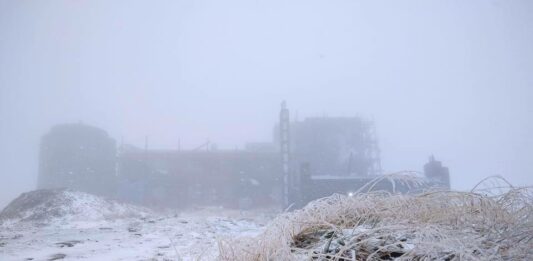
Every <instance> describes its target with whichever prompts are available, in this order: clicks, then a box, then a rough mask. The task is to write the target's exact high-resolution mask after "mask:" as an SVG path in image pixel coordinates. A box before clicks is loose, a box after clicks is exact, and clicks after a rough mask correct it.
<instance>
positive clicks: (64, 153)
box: [38, 124, 116, 195]
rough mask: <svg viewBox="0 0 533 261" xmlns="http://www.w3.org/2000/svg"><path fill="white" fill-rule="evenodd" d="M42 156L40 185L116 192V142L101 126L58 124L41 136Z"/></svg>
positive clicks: (100, 192) (91, 191) (98, 191)
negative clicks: (99, 127)
mask: <svg viewBox="0 0 533 261" xmlns="http://www.w3.org/2000/svg"><path fill="white" fill-rule="evenodd" d="M39 157H40V161H39V178H38V188H62V187H68V188H73V189H77V190H81V191H86V192H90V193H94V194H99V195H113V194H114V193H115V191H114V189H115V187H116V184H115V182H116V179H115V177H116V175H115V174H116V170H115V166H116V164H115V163H116V144H115V140H113V139H112V138H110V137H109V136H108V135H107V133H106V132H105V131H103V130H101V129H98V128H95V127H92V126H88V125H84V124H63V125H58V126H55V127H53V128H52V129H51V130H50V132H49V133H47V134H46V135H44V136H43V137H42V139H41V147H40V155H39Z"/></svg>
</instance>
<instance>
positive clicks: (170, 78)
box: [0, 0, 533, 207]
mask: <svg viewBox="0 0 533 261" xmlns="http://www.w3.org/2000/svg"><path fill="white" fill-rule="evenodd" d="M532 14H533V2H532V1H528V0H523V1H519V0H512V1H504V0H501V1H487V0H479V1H462V0H457V1H392V0H391V1H374V0H372V1H370V0H368V1H357V0H349V1H326V0H321V1H318V0H305V1H304V0H302V1H296V0H289V1H287V0H284V1H282V0H247V1H245V0H241V1H235V0H229V1H218V0H207V1H205V0H194V1H193V0H189V1H27V0H24V1H23V0H20V1H15V0H12V1H5V0H0V207H1V206H4V205H5V204H7V202H8V201H9V200H11V199H12V198H14V197H15V196H16V195H18V194H19V193H21V192H23V191H27V190H31V189H34V188H35V185H36V177H37V170H38V146H39V139H40V136H41V135H43V134H44V133H45V132H47V131H48V130H49V129H50V127H51V126H53V125H55V124H58V123H67V122H79V121H81V122H84V123H87V124H90V125H94V126H97V127H100V128H102V129H105V130H107V131H108V132H109V134H110V135H111V136H112V137H113V138H115V139H116V140H117V141H120V140H121V139H123V140H124V141H125V142H126V143H132V144H135V145H139V146H142V145H143V143H144V137H145V135H148V136H149V146H150V147H151V148H176V147H177V144H178V139H180V140H181V144H182V147H183V148H193V147H196V146H197V145H199V144H201V143H203V142H204V141H205V140H206V139H209V140H211V141H212V142H215V143H217V145H218V147H219V148H235V147H236V146H237V147H241V148H242V146H243V144H244V142H246V141H269V140H271V136H272V131H273V125H274V123H275V122H276V121H277V117H278V110H279V104H280V102H281V101H282V100H287V102H288V105H289V108H290V109H291V112H292V115H293V116H294V115H295V114H296V111H297V114H298V117H299V118H300V119H303V118H305V117H309V116H322V115H329V116H354V115H361V116H364V117H368V118H373V119H374V120H375V122H376V125H377V129H378V136H379V142H380V148H381V150H382V164H383V168H384V170H385V171H386V172H392V171H398V170H405V169H409V170H421V168H422V165H423V164H424V162H425V161H426V160H427V157H428V156H429V155H430V154H434V155H435V156H436V157H437V159H439V160H442V161H443V163H444V164H445V165H446V166H448V167H450V172H451V179H452V187H453V188H455V189H468V188H470V187H471V186H473V185H474V184H475V183H476V182H477V181H479V180H480V179H482V178H483V177H486V176H489V175H495V174H499V175H502V176H504V177H505V178H507V179H508V180H510V181H511V182H513V183H514V184H517V185H526V184H528V185H530V184H533V116H532V115H533V103H532V102H531V101H533V15H532Z"/></svg>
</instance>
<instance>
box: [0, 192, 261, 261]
mask: <svg viewBox="0 0 533 261" xmlns="http://www.w3.org/2000/svg"><path fill="white" fill-rule="evenodd" d="M65 193H66V194H65ZM65 193H63V195H61V196H60V197H61V198H65V197H70V196H72V195H69V193H70V194H72V193H74V192H68V191H67V192H65ZM76 193H77V192H76ZM76 193H74V194H76ZM80 195H81V196H80ZM87 195H88V194H76V199H75V200H73V201H72V202H71V206H75V208H76V211H74V212H75V213H74V214H73V213H70V214H66V213H69V211H70V209H68V211H67V210H65V209H64V206H63V209H62V211H63V210H65V211H63V213H61V214H57V213H56V214H57V215H55V216H54V217H53V218H50V217H47V218H46V220H47V221H46V222H42V215H39V218H40V219H39V220H35V219H30V220H24V221H20V220H21V219H24V218H26V219H27V218H28V213H27V211H21V212H24V215H23V217H22V216H20V217H18V222H17V221H16V220H17V219H16V218H15V219H14V218H13V217H12V218H10V219H9V220H8V222H6V221H5V220H4V222H3V224H2V225H1V226H0V260H57V259H63V260H79V259H84V260H213V259H215V258H216V256H217V255H218V247H217V239H218V238H224V237H235V236H237V237H238V236H241V235H242V236H250V235H252V236H253V235H256V234H258V233H259V232H261V231H262V230H263V227H264V225H265V223H267V222H268V220H269V219H270V215H268V214H265V213H266V212H265V211H255V212H248V211H246V212H239V211H233V210H224V209H219V208H208V209H198V210H191V211H187V212H182V213H172V212H168V211H167V212H166V213H164V214H160V213H154V212H149V213H148V214H147V213H143V215H139V216H137V215H136V216H135V217H124V216H120V217H113V218H107V216H105V217H104V218H102V216H99V215H95V214H94V212H95V211H96V210H98V208H105V207H108V205H106V204H108V203H107V202H104V201H99V200H100V199H99V198H93V197H94V196H92V195H89V196H87ZM55 201H57V197H56V199H55ZM80 201H81V203H80ZM87 202H92V203H91V204H86V203H87ZM94 202H96V204H95V203H94ZM46 204H48V205H50V207H51V208H52V209H53V208H54V207H55V206H53V204H51V203H50V202H44V203H43V202H41V203H39V204H36V205H35V204H34V206H32V209H33V210H34V211H35V210H39V209H41V208H42V207H43V206H45V205H46ZM62 204H64V202H62ZM112 204H115V203H112ZM115 207H117V206H115ZM124 208H128V206H127V205H126V206H120V208H117V209H119V210H120V211H122V212H124ZM129 210H130V209H128V211H129ZM128 211H126V212H128ZM139 211H140V212H142V210H139ZM70 212H72V211H70ZM85 212H91V213H92V214H93V216H90V215H88V216H86V217H84V216H83V215H84V213H85ZM103 212H104V213H105V214H106V215H107V214H109V213H107V211H103ZM80 215H81V216H80ZM14 220H15V221H14Z"/></svg>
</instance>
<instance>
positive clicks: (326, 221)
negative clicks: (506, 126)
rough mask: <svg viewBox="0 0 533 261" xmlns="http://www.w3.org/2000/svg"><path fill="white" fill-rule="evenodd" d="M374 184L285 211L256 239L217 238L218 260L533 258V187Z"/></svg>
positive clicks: (491, 181)
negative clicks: (396, 188)
mask: <svg viewBox="0 0 533 261" xmlns="http://www.w3.org/2000/svg"><path fill="white" fill-rule="evenodd" d="M387 178H388V179H393V180H396V181H400V182H402V181H405V180H411V179H413V177H412V176H410V175H407V176H405V175H398V174H395V175H390V176H388V177H387ZM371 187H372V184H369V185H368V186H366V187H365V188H364V189H362V190H360V191H359V192H358V193H356V194H355V195H354V196H352V197H348V196H345V195H332V196H330V197H326V198H322V199H319V200H316V201H313V202H311V203H309V204H308V205H307V206H306V207H305V208H303V209H300V210H296V211H293V212H290V213H284V214H282V215H280V216H278V217H277V218H276V219H274V220H273V221H272V223H271V224H270V225H269V226H268V227H267V229H266V230H265V232H264V233H262V234H261V235H259V236H258V237H255V238H234V239H227V240H221V241H220V242H219V248H220V256H219V258H220V259H221V260H310V259H311V260H312V259H317V260H330V259H331V260H392V259H395V260H533V250H532V249H533V219H532V217H533V216H532V215H533V205H532V202H533V193H532V190H531V188H518V187H513V186H511V185H510V184H509V183H508V182H507V181H505V180H504V179H502V178H500V177H491V178H488V179H486V180H483V181H482V182H480V183H479V184H478V185H477V186H476V187H475V188H474V189H473V190H472V191H470V192H458V191H426V192H420V193H417V194H409V195H399V194H390V193H385V192H379V191H371V189H370V188H371ZM368 190H370V191H368ZM363 191H364V192H363Z"/></svg>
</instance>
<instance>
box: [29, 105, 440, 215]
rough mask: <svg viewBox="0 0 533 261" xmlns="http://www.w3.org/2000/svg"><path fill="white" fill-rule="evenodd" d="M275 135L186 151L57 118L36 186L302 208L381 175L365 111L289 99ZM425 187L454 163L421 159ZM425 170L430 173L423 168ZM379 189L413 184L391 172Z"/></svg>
mask: <svg viewBox="0 0 533 261" xmlns="http://www.w3.org/2000/svg"><path fill="white" fill-rule="evenodd" d="M274 130H275V131H274V135H273V136H274V137H273V141H272V142H250V143H246V145H245V148H244V149H242V150H238V149H233V150H223V149H217V148H216V146H215V145H214V143H211V142H210V141H209V140H207V141H206V142H205V143H202V144H201V145H200V146H198V147H196V148H194V149H191V150H186V149H183V148H181V146H179V147H178V148H177V149H176V150H155V149H150V148H149V147H148V138H146V140H145V144H144V147H143V148H137V147H134V146H131V145H127V144H121V145H120V146H119V148H118V150H117V148H116V144H115V141H114V140H113V139H112V138H110V137H109V136H108V135H107V133H106V132H105V131H103V130H100V129H98V128H95V127H91V126H87V125H83V124H65V125H58V126H56V127H54V128H52V130H51V131H50V132H49V133H47V134H46V135H45V136H43V138H42V142H41V153H40V169H39V182H38V186H39V188H58V187H68V188H73V189H78V190H82V191H86V192H90V193H94V194H99V195H107V196H112V197H115V198H117V199H121V200H124V201H129V202H133V203H138V204H143V205H149V206H159V207H175V208H184V207H190V206H197V205H200V206H205V205H216V206H225V207H231V208H241V209H246V208H251V207H265V206H276V207H282V208H284V209H287V208H297V207H301V206H303V205H305V204H306V203H308V202H309V201H311V200H314V199H317V198H320V197H324V196H329V195H331V194H333V193H341V194H350V193H353V192H356V191H357V190H358V189H360V188H361V187H363V186H364V185H365V184H367V183H368V182H370V181H372V180H374V179H376V178H379V177H381V176H380V175H381V174H382V173H381V172H382V170H381V160H380V152H379V146H378V142H377V137H376V131H375V126H374V123H373V122H372V121H369V120H366V119H363V118H360V117H314V118H306V119H303V120H302V121H298V120H292V121H291V119H290V113H289V109H288V107H287V104H286V103H285V102H283V103H282V104H281V109H280V113H279V122H278V123H277V124H276V126H275V127H274ZM424 173H425V179H426V181H427V184H428V186H438V187H441V188H449V185H450V178H449V171H448V169H447V168H445V167H443V166H442V164H441V163H440V162H439V161H436V160H435V159H434V158H433V157H432V158H430V161H429V162H428V163H427V164H426V165H425V166H424ZM421 178H424V177H421ZM374 189H379V190H387V191H391V192H407V191H408V190H409V186H407V185H406V186H404V185H402V184H392V183H391V182H389V181H388V180H386V179H383V180H382V181H379V182H378V183H376V184H375V186H374Z"/></svg>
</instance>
